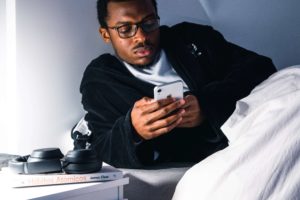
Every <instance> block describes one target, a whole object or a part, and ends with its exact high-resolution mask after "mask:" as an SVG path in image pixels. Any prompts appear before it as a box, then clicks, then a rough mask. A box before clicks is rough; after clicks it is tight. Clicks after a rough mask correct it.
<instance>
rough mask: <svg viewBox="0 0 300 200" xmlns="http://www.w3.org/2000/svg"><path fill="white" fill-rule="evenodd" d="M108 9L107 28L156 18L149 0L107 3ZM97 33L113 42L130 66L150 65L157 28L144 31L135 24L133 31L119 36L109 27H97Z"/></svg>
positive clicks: (154, 52) (156, 49) (157, 37)
mask: <svg viewBox="0 0 300 200" xmlns="http://www.w3.org/2000/svg"><path fill="white" fill-rule="evenodd" d="M107 10H108V17H107V20H106V23H107V26H108V27H119V26H122V25H126V24H135V23H139V22H147V20H150V21H151V19H152V20H153V19H155V18H156V17H157V14H156V12H155V8H154V6H153V5H152V1H151V0H131V1H124V2H109V3H108V5H107ZM100 33H101V35H102V37H103V39H104V41H106V42H111V43H112V45H113V47H114V50H115V52H116V54H117V55H118V56H119V57H120V58H121V59H122V60H124V61H125V62H127V63H130V64H133V65H148V64H150V63H151V62H152V61H153V59H154V58H155V56H156V54H157V52H158V50H159V29H156V30H154V31H151V32H148V33H147V32H144V31H143V30H142V29H141V27H138V30H137V32H136V34H135V35H134V36H132V37H129V38H121V37H120V36H119V34H118V31H117V30H115V29H111V28H107V29H105V28H100Z"/></svg>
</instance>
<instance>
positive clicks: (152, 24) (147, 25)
mask: <svg viewBox="0 0 300 200" xmlns="http://www.w3.org/2000/svg"><path fill="white" fill-rule="evenodd" d="M139 27H140V28H141V29H142V30H143V32H145V33H150V32H152V31H155V30H156V29H158V28H159V17H156V18H151V19H147V20H144V21H141V22H138V23H135V24H124V25H121V26H114V27H109V26H108V27H107V28H110V29H114V30H116V31H117V32H118V34H119V37H120V38H130V37H133V36H135V34H136V32H137V30H138V28H139Z"/></svg>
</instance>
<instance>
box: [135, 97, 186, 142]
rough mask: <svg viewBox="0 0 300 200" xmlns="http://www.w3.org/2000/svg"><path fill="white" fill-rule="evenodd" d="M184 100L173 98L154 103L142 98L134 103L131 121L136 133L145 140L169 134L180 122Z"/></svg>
mask: <svg viewBox="0 0 300 200" xmlns="http://www.w3.org/2000/svg"><path fill="white" fill-rule="evenodd" d="M184 104H185V100H184V99H181V100H175V99H173V98H167V99H162V100H158V101H154V100H153V99H150V98H148V97H144V98H142V99H140V100H138V101H136V102H135V104H134V107H133V109H132V111H131V121H132V125H133V127H134V128H135V130H136V132H137V133H138V134H139V135H140V136H141V137H142V138H144V139H145V140H149V139H152V138H155V137H158V136H160V135H162V134H165V133H168V132H170V131H171V130H172V129H173V128H175V127H176V126H178V124H180V122H181V121H182V115H183V114H184V112H185V111H184V109H181V107H182V106H183V105H184Z"/></svg>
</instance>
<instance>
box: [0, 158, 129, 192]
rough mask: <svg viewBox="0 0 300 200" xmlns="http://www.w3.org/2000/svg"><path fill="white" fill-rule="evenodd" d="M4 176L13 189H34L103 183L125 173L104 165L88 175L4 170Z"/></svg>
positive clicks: (121, 176)
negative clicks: (22, 172) (16, 172)
mask: <svg viewBox="0 0 300 200" xmlns="http://www.w3.org/2000/svg"><path fill="white" fill-rule="evenodd" d="M2 174H3V175H5V176H6V180H7V181H8V184H9V185H10V186H11V187H15V188H17V187H32V186H42V185H61V184H71V183H87V182H103V181H112V180H117V179H121V178H123V172H122V171H121V170H118V169H116V168H114V167H112V166H110V165H107V164H104V165H103V167H102V169H101V170H100V171H98V172H94V173H87V174H66V173H49V174H14V173H12V172H10V170H9V169H5V168H2Z"/></svg>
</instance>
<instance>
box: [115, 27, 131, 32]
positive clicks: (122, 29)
mask: <svg viewBox="0 0 300 200" xmlns="http://www.w3.org/2000/svg"><path fill="white" fill-rule="evenodd" d="M131 29H132V26H131V25H124V26H120V27H118V32H119V33H128V32H130V31H131Z"/></svg>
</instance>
